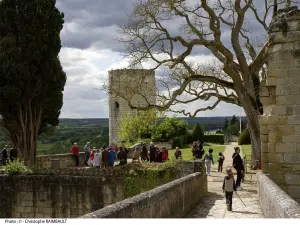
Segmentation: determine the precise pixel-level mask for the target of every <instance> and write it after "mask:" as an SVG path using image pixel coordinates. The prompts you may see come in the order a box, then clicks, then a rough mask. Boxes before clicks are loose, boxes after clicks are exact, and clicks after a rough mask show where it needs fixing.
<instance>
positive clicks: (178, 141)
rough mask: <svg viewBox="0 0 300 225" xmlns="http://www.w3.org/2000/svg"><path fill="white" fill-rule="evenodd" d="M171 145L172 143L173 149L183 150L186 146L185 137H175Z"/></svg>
mask: <svg viewBox="0 0 300 225" xmlns="http://www.w3.org/2000/svg"><path fill="white" fill-rule="evenodd" d="M171 143H172V149H174V148H176V147H179V148H182V147H183V146H184V144H185V136H179V137H174V138H173V139H172V141H171Z"/></svg>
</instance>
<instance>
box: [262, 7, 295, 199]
mask: <svg viewBox="0 0 300 225" xmlns="http://www.w3.org/2000/svg"><path fill="white" fill-rule="evenodd" d="M269 35H270V37H271V46H270V48H269V50H268V58H267V63H268V66H269V68H268V69H269V70H268V74H267V79H266V80H265V83H264V86H263V87H261V89H260V99H261V101H262V103H263V105H264V115H262V116H261V117H260V121H259V122H260V129H261V130H260V132H261V152H262V170H263V172H264V173H266V174H269V176H270V178H271V179H272V180H273V181H274V182H275V183H276V184H277V185H278V186H280V187H281V188H282V190H283V191H285V192H286V193H287V194H288V195H289V196H291V197H292V198H293V199H295V200H296V201H297V202H300V11H299V10H298V8H297V7H291V8H288V9H283V10H279V11H278V12H277V14H276V15H275V16H274V18H273V20H272V22H271V25H270V28H269Z"/></svg>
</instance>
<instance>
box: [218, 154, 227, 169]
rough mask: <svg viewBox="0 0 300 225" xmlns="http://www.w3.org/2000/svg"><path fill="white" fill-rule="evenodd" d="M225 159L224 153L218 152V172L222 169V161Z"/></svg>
mask: <svg viewBox="0 0 300 225" xmlns="http://www.w3.org/2000/svg"><path fill="white" fill-rule="evenodd" d="M224 160H225V157H224V155H223V154H222V153H221V152H219V159H218V172H221V173H222V171H223V162H224Z"/></svg>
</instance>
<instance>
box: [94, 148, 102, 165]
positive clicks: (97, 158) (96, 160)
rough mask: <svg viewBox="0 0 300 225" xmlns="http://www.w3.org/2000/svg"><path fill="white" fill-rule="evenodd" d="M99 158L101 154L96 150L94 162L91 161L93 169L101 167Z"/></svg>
mask: <svg viewBox="0 0 300 225" xmlns="http://www.w3.org/2000/svg"><path fill="white" fill-rule="evenodd" d="M101 158H102V154H100V151H99V149H97V152H96V153H95V156H94V160H93V167H98V168H99V167H101Z"/></svg>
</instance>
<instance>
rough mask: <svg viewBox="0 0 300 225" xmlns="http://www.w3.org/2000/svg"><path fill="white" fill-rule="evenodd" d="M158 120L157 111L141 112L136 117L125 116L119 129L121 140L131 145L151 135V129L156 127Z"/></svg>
mask: <svg viewBox="0 0 300 225" xmlns="http://www.w3.org/2000/svg"><path fill="white" fill-rule="evenodd" d="M156 120H157V113H156V110H148V111H141V112H138V113H137V114H136V115H131V114H127V115H125V116H124V117H123V118H122V120H121V124H120V127H119V131H118V136H119V139H121V140H124V141H128V142H130V143H132V142H134V141H137V140H138V139H140V138H141V136H143V135H145V134H148V133H149V134H150V132H151V127H152V126H153V125H155V123H156Z"/></svg>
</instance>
